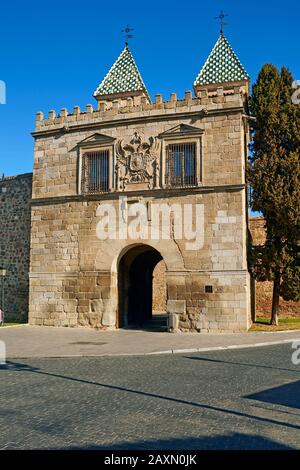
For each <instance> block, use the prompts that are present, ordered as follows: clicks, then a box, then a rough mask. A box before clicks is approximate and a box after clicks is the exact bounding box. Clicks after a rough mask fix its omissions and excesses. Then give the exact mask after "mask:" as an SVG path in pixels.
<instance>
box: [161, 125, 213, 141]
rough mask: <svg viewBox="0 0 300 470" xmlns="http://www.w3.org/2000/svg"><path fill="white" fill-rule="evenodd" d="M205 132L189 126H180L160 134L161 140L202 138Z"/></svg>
mask: <svg viewBox="0 0 300 470" xmlns="http://www.w3.org/2000/svg"><path fill="white" fill-rule="evenodd" d="M203 132H204V130H203V129H200V128H199V127H195V126H190V125H189V124H179V125H177V126H175V127H172V128H171V129H169V130H167V131H165V132H162V133H161V134H159V136H158V137H159V138H160V139H174V138H176V137H200V136H201V135H202V134H203Z"/></svg>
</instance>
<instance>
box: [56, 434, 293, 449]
mask: <svg viewBox="0 0 300 470" xmlns="http://www.w3.org/2000/svg"><path fill="white" fill-rule="evenodd" d="M64 449H67V450H150V449H151V450H294V449H293V448H292V447H289V446H287V445H284V444H281V443H279V442H275V441H273V440H271V439H267V438H264V437H261V436H257V435H248V434H241V433H232V434H229V435H225V436H222V435H218V436H207V437H198V438H195V437H187V438H178V439H174V438H172V439H159V440H155V439H153V440H148V441H135V442H122V443H119V444H115V445H112V446H105V445H98V444H88V445H78V446H77V445H74V446H70V447H67V448H64Z"/></svg>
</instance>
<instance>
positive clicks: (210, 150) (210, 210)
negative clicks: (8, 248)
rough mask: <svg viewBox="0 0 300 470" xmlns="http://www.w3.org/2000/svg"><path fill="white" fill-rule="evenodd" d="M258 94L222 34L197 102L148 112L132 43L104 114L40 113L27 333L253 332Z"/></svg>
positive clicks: (102, 93)
mask: <svg viewBox="0 0 300 470" xmlns="http://www.w3.org/2000/svg"><path fill="white" fill-rule="evenodd" d="M248 94H249V77H248V75H247V73H246V72H245V70H244V68H243V66H242V65H241V63H240V62H239V60H238V58H237V56H236V55H235V53H234V52H233V50H232V48H231V47H230V45H229V43H228V41H227V39H226V37H225V36H224V34H223V33H222V34H221V35H220V37H219V38H218V40H217V43H216V45H215V46H214V48H213V50H212V52H211V53H210V55H209V57H208V59H207V61H206V63H205V65H204V67H203V68H202V70H201V72H200V73H199V75H198V77H197V78H196V80H195V82H194V95H193V94H192V92H186V94H185V97H184V99H181V100H179V99H177V97H176V95H175V94H172V95H171V98H170V100H169V101H165V102H164V101H163V100H162V97H161V96H160V95H156V97H155V102H154V103H152V102H151V101H150V98H149V94H148V92H147V89H146V87H145V84H144V82H143V80H142V78H141V75H140V73H139V71H138V69H137V66H136V64H135V61H134V59H133V56H132V53H131V51H130V49H129V47H128V45H127V44H126V47H125V48H124V50H123V51H122V53H121V55H120V56H119V58H118V59H117V61H116V62H115V64H114V65H113V67H112V68H111V69H110V71H109V73H108V74H107V75H106V77H105V78H104V80H103V81H102V82H101V84H100V85H99V87H98V88H97V89H96V91H95V93H94V97H95V98H96V100H97V109H93V107H92V106H91V105H88V106H87V108H86V111H85V112H81V111H80V109H79V107H77V106H76V107H75V108H74V110H73V112H72V113H69V112H68V111H67V110H66V109H62V110H61V112H60V113H59V115H56V113H55V112H54V111H50V113H49V116H48V117H47V118H44V116H43V114H42V113H37V119H36V128H35V131H34V133H33V136H34V139H35V151H34V173H33V190H32V191H33V192H32V205H31V207H32V209H31V223H32V229H31V256H30V302H29V303H30V306H29V322H30V324H32V325H49V326H50V325H53V326H77V325H81V326H91V327H97V328H102V329H114V328H121V327H128V326H136V325H143V324H145V323H146V324H147V323H148V322H151V319H152V317H153V311H154V310H155V308H156V309H159V310H160V312H159V313H160V315H161V318H167V320H168V328H169V330H170V331H188V332H229V331H245V330H247V329H248V328H249V326H250V324H251V301H250V299H251V295H250V277H249V273H248V269H247V237H248V226H247V224H248V220H247V212H248V209H247V190H246V182H245V166H246V160H247V145H248V142H249V126H248V116H247V114H248V110H247V99H248ZM99 224H100V225H99ZM99 227H100V228H101V230H100V228H99ZM196 242H197V243H196ZM156 273H159V276H158V277H156ZM153 277H154V280H153ZM153 286H154V287H153Z"/></svg>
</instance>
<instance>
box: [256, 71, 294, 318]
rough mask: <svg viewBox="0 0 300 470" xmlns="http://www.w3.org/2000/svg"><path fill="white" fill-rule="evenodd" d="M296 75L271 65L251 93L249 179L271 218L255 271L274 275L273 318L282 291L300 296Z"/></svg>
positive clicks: (263, 275)
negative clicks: (294, 83) (251, 119)
mask: <svg viewBox="0 0 300 470" xmlns="http://www.w3.org/2000/svg"><path fill="white" fill-rule="evenodd" d="M292 83H293V78H292V75H291V74H290V72H289V71H288V70H287V69H286V68H284V67H283V68H282V69H281V71H278V70H277V69H276V67H275V66H274V65H272V64H266V65H264V66H263V68H262V70H261V71H260V73H259V75H258V79H257V81H256V83H255V84H254V86H253V91H252V96H251V98H250V110H251V113H252V115H253V116H254V117H255V121H253V124H252V131H253V141H252V146H251V147H252V148H251V150H252V153H251V157H250V162H249V172H248V179H249V183H250V185H251V189H252V197H251V199H252V201H251V204H252V208H253V210H255V211H259V212H261V213H262V214H263V216H264V218H265V221H266V241H265V244H264V245H263V246H258V247H253V251H252V270H253V274H254V276H255V277H256V278H257V279H258V280H272V281H273V282H274V288H273V305H272V323H277V315H278V309H279V296H280V295H281V296H282V297H283V298H284V299H285V300H300V250H299V248H300V160H299V153H300V110H299V106H296V105H295V104H293V103H292V98H291V97H292V94H293V88H292Z"/></svg>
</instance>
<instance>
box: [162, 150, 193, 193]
mask: <svg viewBox="0 0 300 470" xmlns="http://www.w3.org/2000/svg"><path fill="white" fill-rule="evenodd" d="M196 148H197V147H196V143H195V142H193V143H179V144H169V145H168V146H167V153H166V175H165V180H166V185H167V186H168V187H182V188H184V187H190V186H196V185H197V161H196Z"/></svg>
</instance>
